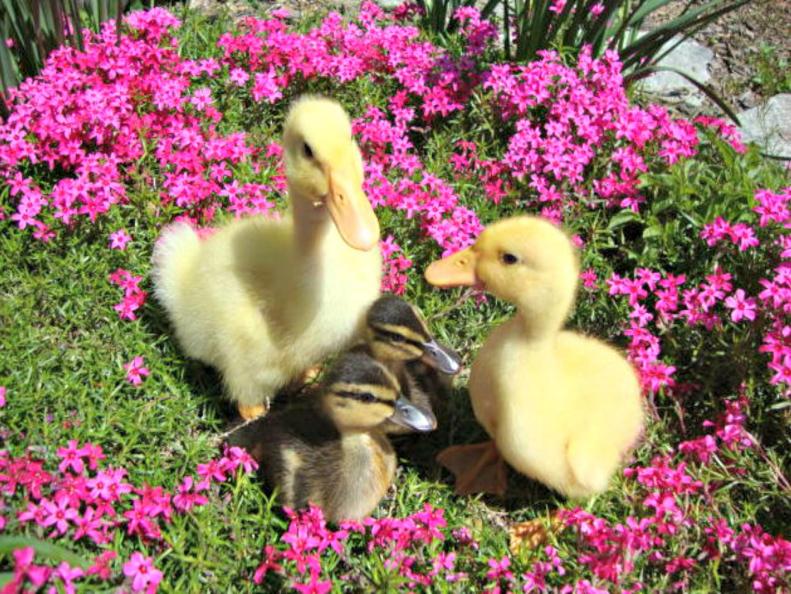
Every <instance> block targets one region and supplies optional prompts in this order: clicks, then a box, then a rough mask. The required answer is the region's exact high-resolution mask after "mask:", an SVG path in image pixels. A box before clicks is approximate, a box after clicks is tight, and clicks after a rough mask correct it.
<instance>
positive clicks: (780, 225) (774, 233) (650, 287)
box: [607, 188, 791, 392]
mask: <svg viewBox="0 0 791 594" xmlns="http://www.w3.org/2000/svg"><path fill="white" fill-rule="evenodd" d="M789 199H791V188H788V189H786V190H784V191H783V192H782V193H780V194H775V193H772V192H770V191H768V190H759V191H758V192H756V202H757V205H756V206H755V207H754V208H753V210H754V211H755V212H756V213H757V214H759V216H760V217H761V220H760V222H759V225H760V227H761V228H763V227H770V229H769V230H768V232H767V239H765V240H764V242H763V244H762V243H761V242H760V241H759V235H758V234H757V232H756V231H755V229H753V227H751V226H750V225H748V224H746V223H737V224H735V225H731V224H730V223H728V222H727V221H726V220H725V219H723V218H722V217H717V218H716V219H715V221H714V222H713V223H711V224H709V225H706V226H705V227H704V231H703V233H702V237H703V239H704V240H705V241H706V243H707V244H708V245H710V246H714V245H716V244H717V242H719V241H720V240H721V239H723V238H725V237H729V238H730V239H731V241H732V242H733V243H734V244H736V245H738V247H739V251H740V252H742V251H745V250H748V249H757V248H758V247H761V249H763V250H765V251H766V257H764V258H762V261H766V262H772V261H774V260H775V258H777V257H778V256H779V258H780V263H779V264H778V265H776V266H775V267H774V269H772V270H766V271H762V272H763V273H765V274H767V275H768V278H761V279H759V281H758V282H759V284H760V286H761V287H763V290H762V291H760V292H759V293H758V294H757V295H756V296H751V295H749V294H748V292H747V291H746V290H745V289H743V288H740V287H734V282H736V281H739V280H741V279H735V278H734V275H733V274H732V273H730V272H725V271H724V270H723V269H722V268H720V267H719V266H718V267H716V268H715V269H714V271H713V272H712V273H711V274H708V275H706V276H705V280H704V281H703V282H700V283H698V284H697V285H695V286H691V287H688V288H684V287H685V285H686V284H687V279H686V277H685V276H684V275H673V274H664V275H663V274H660V273H659V272H657V271H653V270H648V269H644V268H640V269H637V270H636V271H635V274H634V278H622V277H621V276H620V275H617V274H613V275H612V276H611V277H610V278H609V279H607V286H608V292H609V294H610V295H616V296H624V297H626V298H627V300H628V303H629V306H630V308H631V311H630V313H629V318H630V320H631V321H630V323H629V327H628V328H627V329H626V330H625V332H624V334H626V336H627V337H629V339H630V343H629V358H630V359H631V361H632V362H633V363H635V365H636V366H637V368H638V371H639V372H640V377H641V379H642V382H643V386H644V388H645V390H647V391H649V392H656V391H658V390H659V389H660V388H663V387H665V388H672V387H673V386H674V384H675V382H674V379H673V374H674V372H675V367H673V366H672V365H669V364H667V363H663V362H662V361H660V359H659V357H660V355H661V341H660V338H659V333H664V332H667V331H668V330H669V328H670V327H671V326H672V325H673V324H674V323H678V322H685V323H686V324H687V325H689V326H693V327H694V326H702V327H704V328H705V329H706V330H708V331H712V330H715V329H718V328H722V326H723V324H724V323H725V322H724V318H725V316H727V317H728V318H730V320H731V322H733V323H735V324H738V323H754V322H756V321H757V320H759V318H762V319H763V320H764V321H765V324H764V328H765V334H764V337H763V344H762V345H761V346H760V347H758V350H759V351H760V352H763V353H769V354H770V355H771V361H770V362H769V364H768V365H769V368H770V370H771V371H772V372H773V376H772V377H771V379H770V381H771V383H772V384H780V385H785V386H789V385H791V346H789V344H788V337H789V336H791V326H789V325H788V323H787V316H788V314H789V312H791V265H790V264H789V261H788V257H789V255H791V246H790V243H791V242H789V238H788V235H787V234H785V233H784V230H785V229H786V228H788V227H789V225H791V217H789V211H788V206H787V204H788V201H789ZM734 229H741V231H739V232H738V236H734V235H733V233H734ZM778 230H779V233H778ZM769 233H771V235H770V234H769ZM745 238H750V239H749V240H746V239H745ZM769 238H771V239H769ZM651 302H652V303H651ZM718 305H719V306H720V307H719V308H718ZM652 326H653V329H652Z"/></svg>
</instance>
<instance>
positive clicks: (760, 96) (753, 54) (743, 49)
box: [646, 0, 791, 110]
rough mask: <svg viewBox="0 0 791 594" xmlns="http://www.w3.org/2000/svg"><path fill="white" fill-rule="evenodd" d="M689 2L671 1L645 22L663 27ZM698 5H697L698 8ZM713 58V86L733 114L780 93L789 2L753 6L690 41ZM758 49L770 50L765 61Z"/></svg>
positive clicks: (767, 0)
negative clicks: (702, 47) (702, 46)
mask: <svg viewBox="0 0 791 594" xmlns="http://www.w3.org/2000/svg"><path fill="white" fill-rule="evenodd" d="M687 4H688V2H687V1H682V0H674V1H673V2H671V3H669V4H668V5H666V6H664V7H663V8H662V9H660V10H658V11H657V12H656V13H655V14H654V15H652V18H650V19H648V21H647V22H646V25H647V27H646V28H650V27H652V26H656V25H657V24H660V23H663V22H667V21H669V20H671V19H672V18H674V17H675V16H677V15H678V14H680V13H681V11H682V10H683V8H684V6H686V5H687ZM696 4H699V3H696ZM692 37H693V39H695V41H697V42H698V43H701V44H703V45H705V46H707V47H708V48H710V49H711V50H712V51H713V52H714V61H713V63H712V65H711V74H712V79H711V85H712V87H713V88H714V90H715V91H716V92H717V94H718V95H720V96H721V97H722V98H724V99H725V100H726V102H728V103H729V104H730V105H731V106H733V107H735V108H736V109H737V110H742V109H748V108H750V107H754V106H755V105H758V104H760V103H763V102H764V101H765V100H766V99H768V98H769V97H771V96H772V95H774V94H776V93H777V92H779V90H780V89H781V88H782V87H781V85H780V81H779V78H780V77H781V76H788V73H787V72H783V71H782V70H781V69H780V64H781V63H782V62H783V61H785V64H786V68H785V70H786V71H787V69H788V64H789V62H791V44H789V41H788V40H789V37H791V0H751V1H750V2H748V3H747V4H745V5H744V6H742V7H740V8H739V9H738V10H736V11H734V12H732V13H730V14H727V15H725V16H723V17H720V18H719V19H718V20H717V21H715V22H714V23H712V24H710V25H709V26H707V27H706V28H704V29H702V30H701V31H699V32H698V33H696V34H695V35H693V36H692ZM762 46H766V47H767V48H771V50H766V49H765V50H764V53H766V52H767V51H768V57H764V56H763V53H762Z"/></svg>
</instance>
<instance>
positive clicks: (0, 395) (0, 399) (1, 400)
mask: <svg viewBox="0 0 791 594" xmlns="http://www.w3.org/2000/svg"><path fill="white" fill-rule="evenodd" d="M5 395H6V388H5V386H0V408H3V407H4V406H5V404H6V402H5Z"/></svg>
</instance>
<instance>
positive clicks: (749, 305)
mask: <svg viewBox="0 0 791 594" xmlns="http://www.w3.org/2000/svg"><path fill="white" fill-rule="evenodd" d="M725 307H727V308H729V309H732V310H733V311H732V312H731V320H733V321H734V322H739V321H741V320H743V319H747V320H750V321H752V320H755V308H756V302H755V299H754V298H752V297H746V295H745V293H744V290H743V289H736V292H735V293H734V294H733V295H732V296H730V297H727V298H726V299H725Z"/></svg>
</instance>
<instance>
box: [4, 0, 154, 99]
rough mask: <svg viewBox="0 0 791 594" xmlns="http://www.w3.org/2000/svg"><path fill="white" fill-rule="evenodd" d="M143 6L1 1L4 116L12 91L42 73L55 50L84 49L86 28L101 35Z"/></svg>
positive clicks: (94, 0) (103, 1)
mask: <svg viewBox="0 0 791 594" xmlns="http://www.w3.org/2000/svg"><path fill="white" fill-rule="evenodd" d="M143 4H144V3H143V2H142V0H133V1H131V2H130V0H29V1H27V2H17V1H15V0H0V8H2V11H0V14H2V17H0V42H1V43H0V113H2V110H3V109H4V108H5V105H4V94H5V93H6V92H7V91H8V89H10V88H12V87H14V86H16V85H18V84H19V83H20V82H21V81H22V80H23V79H24V78H26V77H28V76H34V75H35V74H36V73H37V72H38V71H39V70H41V67H42V66H43V65H44V62H45V60H46V59H47V56H48V55H49V53H50V52H51V51H52V50H54V49H56V48H58V47H60V46H61V45H64V44H68V45H71V46H73V47H79V48H82V46H83V38H82V29H83V28H84V27H89V28H90V29H92V30H93V31H98V30H99V25H100V24H101V23H103V22H104V21H106V20H108V19H110V18H115V19H116V20H117V21H118V23H119V24H120V21H121V15H122V13H123V11H124V10H126V9H128V8H130V7H133V6H137V7H138V8H139V7H140V6H142V5H143ZM6 40H10V43H11V47H8V45H7V43H6Z"/></svg>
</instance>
